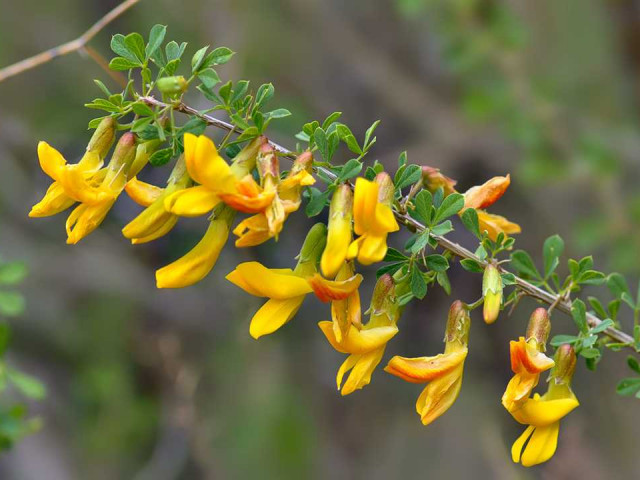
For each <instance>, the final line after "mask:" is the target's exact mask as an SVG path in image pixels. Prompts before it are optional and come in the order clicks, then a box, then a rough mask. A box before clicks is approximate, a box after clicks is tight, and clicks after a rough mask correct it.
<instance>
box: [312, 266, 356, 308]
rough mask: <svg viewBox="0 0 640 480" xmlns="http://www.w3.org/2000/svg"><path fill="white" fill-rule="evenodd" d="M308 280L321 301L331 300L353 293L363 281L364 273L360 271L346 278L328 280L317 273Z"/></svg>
mask: <svg viewBox="0 0 640 480" xmlns="http://www.w3.org/2000/svg"><path fill="white" fill-rule="evenodd" d="M307 281H308V282H309V285H310V286H311V288H312V289H313V292H314V293H315V294H316V297H318V299H319V300H320V301H321V302H329V301H335V300H344V299H345V298H347V297H348V296H349V295H351V293H353V291H354V290H356V289H357V288H358V287H359V286H360V283H362V275H360V274H359V273H358V274H356V275H354V276H352V277H351V278H348V279H346V280H327V279H326V278H324V277H323V276H322V275H320V274H319V273H316V274H315V275H313V276H312V277H310V278H308V279H307Z"/></svg>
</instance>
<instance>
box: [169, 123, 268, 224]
mask: <svg viewBox="0 0 640 480" xmlns="http://www.w3.org/2000/svg"><path fill="white" fill-rule="evenodd" d="M265 142H266V138H264V137H258V138H256V139H254V140H253V141H251V142H250V143H249V145H247V146H246V147H245V148H244V149H243V150H242V151H241V152H240V153H238V155H237V156H236V158H235V159H234V162H233V164H232V165H231V166H230V165H229V164H227V162H226V161H225V160H224V159H223V158H222V157H221V156H220V155H219V154H218V150H217V149H216V146H215V144H214V143H213V142H212V141H211V140H210V139H209V138H207V137H206V136H204V135H200V136H198V137H196V136H195V135H193V134H191V133H186V134H185V135H184V157H185V162H186V165H187V171H188V172H189V175H190V176H191V178H192V179H193V180H194V181H196V182H198V183H199V184H200V185H197V186H195V187H190V188H186V189H184V190H181V191H179V192H175V193H173V194H172V195H169V196H168V197H167V198H166V199H165V204H164V205H165V208H166V209H167V211H169V212H171V213H174V214H175V215H179V216H181V217H196V216H200V215H205V214H207V213H209V212H210V211H211V210H213V208H214V207H215V206H216V205H218V204H219V203H220V202H221V201H223V202H225V203H226V204H227V205H229V206H230V207H232V208H233V209H235V210H238V211H241V212H248V213H256V212H261V211H263V210H264V209H265V208H266V207H267V206H268V205H269V204H270V203H271V201H272V200H273V195H274V193H273V192H263V191H262V188H261V187H260V186H259V185H258V184H257V183H256V182H255V180H254V179H253V177H252V176H251V174H250V172H251V170H252V169H253V168H254V166H255V161H256V155H257V153H258V149H259V147H260V146H261V145H262V144H264V143H265Z"/></svg>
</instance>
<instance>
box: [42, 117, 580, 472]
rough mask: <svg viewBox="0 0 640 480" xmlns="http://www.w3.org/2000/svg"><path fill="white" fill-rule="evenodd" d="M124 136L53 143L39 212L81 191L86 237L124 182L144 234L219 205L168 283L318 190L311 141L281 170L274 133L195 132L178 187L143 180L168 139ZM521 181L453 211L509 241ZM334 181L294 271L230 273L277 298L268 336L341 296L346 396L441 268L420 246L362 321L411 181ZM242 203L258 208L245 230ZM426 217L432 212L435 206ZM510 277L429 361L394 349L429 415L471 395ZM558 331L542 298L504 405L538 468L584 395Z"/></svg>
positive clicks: (453, 327) (186, 281) (497, 281)
mask: <svg viewBox="0 0 640 480" xmlns="http://www.w3.org/2000/svg"><path fill="white" fill-rule="evenodd" d="M115 137H116V124H115V121H114V120H113V119H112V118H111V117H107V118H105V119H104V120H103V121H102V122H101V123H100V124H99V125H98V127H97V129H96V132H95V133H94V135H93V137H92V138H91V140H90V142H89V144H88V146H87V151H86V153H85V155H84V156H83V157H82V159H81V160H80V161H79V162H78V163H76V164H68V163H67V162H66V161H65V159H64V158H63V156H62V155H61V154H60V153H58V152H57V151H56V150H55V149H53V148H52V147H50V146H49V145H48V144H46V143H44V142H41V143H40V144H39V146H38V156H39V159H40V164H41V166H42V169H43V170H44V172H45V173H47V174H48V175H49V176H50V177H51V178H52V179H53V180H54V182H53V184H52V185H51V186H50V187H49V189H48V191H47V193H46V194H45V196H44V198H43V199H42V200H41V201H40V202H39V203H37V204H36V205H35V206H34V207H33V208H32V210H31V213H30V216H34V217H41V216H48V215H54V214H57V213H60V212H62V211H63V210H65V209H67V208H69V207H70V206H71V205H72V204H74V203H75V202H78V203H79V206H77V207H76V208H75V209H74V210H73V211H72V213H71V214H70V215H69V217H68V220H67V234H68V240H67V241H68V243H77V242H78V241H79V240H81V239H82V238H84V237H85V236H87V235H88V234H89V233H91V232H92V231H93V230H94V229H95V228H96V227H97V226H98V225H99V224H100V223H101V222H102V221H103V219H104V218H105V216H106V214H107V212H108V211H109V209H110V208H111V207H112V205H113V204H114V202H115V201H116V199H117V198H118V196H119V195H120V194H121V193H122V192H123V191H125V192H126V193H127V194H128V195H129V196H130V197H131V198H132V199H133V200H134V201H135V202H136V203H138V204H139V205H141V206H143V207H144V210H142V212H141V213H140V214H139V215H138V216H137V217H136V218H134V219H133V220H132V221H131V222H129V223H128V224H127V225H126V226H125V227H124V228H123V230H122V233H123V235H124V236H125V237H126V238H128V239H130V240H131V242H132V243H134V244H139V243H147V242H150V241H153V240H155V239H158V238H160V237H162V236H163V235H166V234H167V233H169V232H170V231H171V230H172V229H173V227H174V226H175V225H176V223H177V222H178V219H179V218H180V217H195V216H208V221H209V225H208V227H207V230H206V232H205V234H204V236H203V237H202V239H201V240H200V241H199V242H198V244H197V245H195V246H194V247H193V249H192V250H191V251H189V252H188V253H187V254H186V255H184V256H183V257H182V258H179V259H177V260H175V261H174V262H173V263H171V264H169V265H167V266H165V267H162V268H160V269H159V270H158V271H157V272H156V281H157V286H158V288H179V287H186V286H188V285H192V284H194V283H196V282H198V281H200V280H201V279H202V278H204V277H205V276H206V275H207V274H208V273H209V272H210V271H211V269H212V268H213V267H214V265H215V263H216V261H217V259H218V257H219V255H220V252H221V250H222V248H223V246H224V245H225V244H226V242H227V239H228V236H229V235H230V233H233V234H234V235H236V237H237V239H236V241H235V246H236V247H239V248H242V247H248V246H254V245H259V244H261V243H263V242H266V241H268V240H270V239H272V238H273V239H274V240H277V239H278V236H279V235H280V234H281V232H282V230H283V227H284V224H285V221H286V220H287V218H288V217H289V216H290V215H291V214H292V213H293V212H295V211H296V210H298V208H299V207H300V205H301V202H302V198H303V192H304V189H305V187H308V186H310V185H313V184H314V182H315V179H314V177H313V175H312V168H313V153H312V151H310V150H306V151H302V152H300V153H299V155H298V156H297V158H296V159H295V160H294V162H293V165H292V167H291V169H290V170H289V171H288V172H286V173H284V174H281V173H280V166H279V158H278V154H277V152H276V151H275V150H274V148H273V145H272V144H271V143H270V142H269V141H268V140H267V138H266V137H264V136H261V135H258V136H255V137H254V138H253V139H251V140H249V141H247V142H246V144H245V146H244V148H242V149H241V150H239V151H238V152H237V153H236V155H235V156H234V157H233V158H232V160H231V162H230V163H229V162H228V161H227V160H225V159H224V158H223V157H222V156H221V155H220V153H219V152H218V149H217V148H216V145H215V144H214V142H213V141H212V140H211V139H209V138H208V137H206V136H204V135H199V136H196V135H193V134H189V133H186V134H184V136H183V138H182V145H183V152H182V154H181V155H180V156H179V158H178V159H177V161H176V163H175V166H174V168H173V171H172V172H171V174H170V176H169V179H168V181H167V185H166V186H165V187H163V188H161V187H158V186H154V185H151V184H148V183H146V182H144V181H142V180H139V179H138V178H137V175H138V174H139V172H140V171H141V170H142V168H143V167H144V166H145V165H146V163H147V162H148V160H149V156H150V155H151V153H152V152H153V151H154V149H156V148H157V147H158V144H159V141H158V140H152V141H141V140H139V139H137V138H136V136H135V135H134V134H133V133H124V134H123V135H121V136H120V139H119V140H118V141H117V145H116V147H115V149H114V151H113V154H112V155H111V160H110V162H109V163H108V165H107V166H105V167H103V163H104V159H105V158H106V157H107V155H108V153H109V151H110V149H111V146H112V144H113V143H114V141H115ZM418 173H420V171H418ZM421 175H422V176H421V177H419V181H418V185H419V186H420V188H424V189H425V193H426V194H429V192H432V193H433V194H434V197H435V196H437V195H439V196H440V200H439V202H442V199H443V198H446V197H447V196H448V195H452V194H456V195H457V196H458V197H460V195H459V194H458V193H457V192H456V190H455V188H454V187H455V182H454V181H453V180H451V179H450V178H448V177H446V176H444V175H442V174H441V173H440V172H439V171H438V170H436V169H433V168H430V167H423V168H422V171H421ZM509 183H510V177H509V176H506V177H495V178H493V179H491V180H489V181H488V182H486V183H485V184H483V185H480V186H477V187H473V188H471V189H469V190H467V191H466V192H465V193H464V194H463V198H464V204H462V203H460V205H461V206H460V207H459V208H458V209H457V210H456V211H455V212H453V213H458V214H459V215H461V216H464V215H465V212H466V211H467V210H474V211H475V212H477V223H478V229H479V231H480V232H483V234H484V236H485V237H484V238H488V239H491V240H493V241H496V240H498V239H499V242H501V241H502V240H503V239H504V238H506V236H507V235H508V234H513V233H518V232H519V231H520V227H519V226H518V225H516V224H515V223H512V222H509V221H508V220H506V219H505V218H504V217H500V216H497V215H494V214H490V213H487V212H486V211H485V209H486V208H487V207H489V206H490V205H492V204H493V203H494V202H495V201H496V200H497V199H499V198H500V197H501V196H502V195H503V193H504V192H505V190H506V189H507V187H508V186H509ZM332 192H333V193H332V197H331V199H330V202H329V214H328V222H327V225H325V224H324V223H317V224H316V225H314V226H313V227H312V228H311V229H310V230H309V232H308V234H307V236H306V239H305V241H304V243H303V245H302V248H301V250H300V254H299V256H298V257H297V264H296V265H295V267H294V268H293V269H288V268H287V269H281V268H277V269H276V268H269V267H267V266H264V265H262V264H260V263H258V262H245V263H241V264H240V265H238V266H237V267H236V268H235V269H234V270H233V271H232V272H230V273H229V274H228V275H227V276H226V278H227V280H229V281H230V282H231V283H233V284H234V285H236V286H238V287H240V288H241V289H242V290H244V291H245V292H247V293H249V294H251V295H254V296H257V297H263V298H265V299H266V301H265V303H264V304H263V305H262V306H261V307H260V308H259V309H258V310H257V312H256V313H255V314H254V315H253V317H252V319H251V321H250V326H249V333H250V335H251V336H252V337H253V338H255V339H258V338H260V337H262V336H264V335H268V334H271V333H273V332H275V331H276V330H278V329H279V328H281V327H282V326H283V325H285V324H286V323H288V322H289V321H290V320H292V319H293V317H294V316H295V315H296V313H297V312H298V310H299V309H300V307H301V306H302V304H303V302H304V300H305V298H306V297H307V295H310V294H313V296H315V297H316V298H317V299H319V300H320V301H321V302H325V303H330V304H331V305H330V307H331V308H330V311H331V320H327V321H321V322H320V323H319V324H318V326H319V328H320V330H321V331H322V333H323V334H324V336H325V337H326V339H327V341H328V343H329V344H330V345H331V346H332V347H333V348H334V349H335V350H336V351H337V352H339V353H342V354H345V355H347V357H346V359H345V360H344V362H343V363H342V365H341V366H340V367H339V369H338V372H337V375H336V384H337V388H338V390H340V391H341V394H342V395H348V394H351V393H353V392H354V391H356V390H358V389H361V388H363V387H365V386H366V385H368V384H369V383H370V381H371V378H372V375H373V373H374V371H375V369H376V367H377V366H378V365H379V364H380V362H381V361H382V359H383V357H384V353H385V350H386V347H387V344H388V343H389V341H390V340H391V339H393V338H394V337H395V336H396V335H397V334H398V321H399V318H400V315H401V313H402V310H403V308H404V305H405V304H406V302H407V298H409V299H411V298H412V295H413V296H415V294H413V293H412V291H413V289H414V286H415V285H414V284H415V282H416V281H420V280H421V279H422V281H424V273H422V272H421V271H420V270H418V269H417V267H416V268H412V267H411V266H412V265H414V263H416V264H417V263H419V262H420V261H422V260H424V262H426V263H425V265H428V264H429V261H428V259H424V258H422V259H421V255H422V257H424V255H423V254H422V253H421V251H420V250H417V251H416V254H415V255H414V256H413V257H411V258H410V259H409V260H408V262H405V263H403V266H402V268H396V269H395V270H393V271H391V270H389V271H388V272H382V271H381V272H380V274H379V278H378V279H377V282H376V284H375V287H374V289H373V293H372V297H371V302H370V307H369V309H368V310H367V311H366V312H365V314H366V315H368V319H366V320H363V318H362V317H363V312H362V308H361V299H360V292H359V287H360V285H361V282H362V280H363V277H362V275H361V274H359V273H357V272H356V267H357V265H371V264H374V263H377V262H380V261H382V260H383V259H384V258H385V256H386V255H387V251H388V247H387V237H388V235H389V234H390V233H393V232H396V231H398V230H399V224H398V220H397V218H399V217H397V215H396V212H397V205H398V198H397V194H398V192H399V189H398V188H397V185H395V184H394V180H392V178H391V177H390V176H389V174H387V173H386V172H384V171H382V170H381V169H379V170H378V171H375V172H374V174H373V175H369V176H368V177H358V178H356V179H355V181H353V182H349V181H344V180H343V181H340V182H338V183H337V184H336V185H335V188H333V190H332ZM429 198H431V197H429ZM452 198H453V197H452ZM408 201H409V200H408ZM416 201H417V199H416ZM460 201H461V200H460ZM430 208H431V206H430ZM433 208H435V207H433ZM238 212H240V213H244V214H249V216H247V217H246V218H244V219H243V220H241V221H240V222H239V223H238V224H237V225H236V226H235V228H234V227H233V224H234V220H235V217H236V214H237V213H238ZM433 213H434V214H435V210H433ZM426 215H427V216H428V217H429V218H431V217H432V216H433V215H432V212H431V210H429V211H428V212H427V214H426ZM436 216H437V215H436ZM463 220H464V218H463ZM499 242H498V243H499ZM407 258H408V257H407ZM444 261H446V259H445V260H444ZM416 272H418V273H416ZM430 278H432V277H430ZM433 278H435V277H433ZM416 279H417V280H416ZM503 286H504V285H503V279H502V274H501V271H500V269H499V266H498V264H497V263H496V262H495V261H493V259H490V260H488V261H487V265H486V266H485V267H484V280H483V286H482V298H481V299H480V301H479V302H476V304H473V305H467V304H465V303H463V302H462V301H460V300H456V301H455V302H453V304H452V305H451V308H450V310H449V315H448V320H447V323H446V330H445V337H444V341H445V348H444V352H443V353H440V354H438V355H435V356H425V357H418V358H407V357H401V356H394V357H393V358H391V360H389V362H388V364H387V365H386V367H385V368H384V370H385V371H386V372H388V373H391V374H392V375H395V376H397V377H400V378H401V379H403V380H406V381H408V382H412V383H425V384H426V386H425V388H424V389H423V391H422V393H421V394H420V395H419V397H418V400H417V403H416V409H417V411H418V414H419V415H420V418H421V420H422V422H423V424H425V425H428V424H430V423H432V422H433V421H434V420H436V419H437V418H438V417H440V416H441V415H442V414H444V413H445V412H446V411H447V410H448V409H449V408H450V407H451V406H452V405H453V403H454V402H455V400H456V398H457V397H458V394H459V392H460V390H461V387H462V378H463V371H464V363H465V360H466V358H467V354H468V343H469V330H470V324H471V316H470V312H471V311H472V310H473V308H475V307H476V306H478V305H480V304H484V320H485V322H486V323H488V324H490V323H493V322H494V321H495V320H496V319H497V317H498V315H499V312H500V310H501V309H502V308H503V307H504V302H503V294H502V290H503ZM549 330H550V322H549V316H548V314H547V311H546V310H544V309H538V310H536V311H535V312H534V313H533V315H532V317H531V321H530V325H529V328H528V330H527V335H526V337H520V339H519V340H518V341H517V342H511V368H512V370H513V373H514V376H513V378H512V380H511V381H510V382H509V384H508V386H507V389H506V391H505V393H504V396H503V398H502V403H503V405H504V407H505V408H506V409H507V411H508V412H509V413H510V414H511V415H512V416H513V418H514V419H516V420H517V421H518V422H520V423H522V424H525V425H528V428H527V429H526V431H525V432H524V434H523V435H522V436H521V437H520V438H519V439H518V440H517V441H516V442H515V443H514V445H513V452H512V454H513V459H514V461H516V462H521V463H522V464H523V465H525V466H530V465H534V464H537V463H540V462H544V461H546V460H547V459H548V458H550V456H551V455H552V454H553V452H554V451H555V448H556V443H557V436H558V425H559V420H560V418H562V417H563V416H565V415H566V414H567V413H569V412H570V411H571V410H572V409H573V408H575V407H576V406H577V405H578V402H577V400H576V399H575V396H574V395H573V393H572V392H571V389H570V380H571V376H572V374H573V369H574V365H575V353H574V352H573V350H572V349H571V347H569V346H563V347H561V348H559V349H558V353H557V354H556V359H555V362H554V360H552V359H550V358H549V357H547V356H546V355H545V353H544V352H545V344H546V340H547V336H548V334H549ZM549 369H553V370H552V371H551V380H550V383H549V391H548V392H547V393H546V394H545V395H543V396H539V395H538V394H535V395H534V396H533V397H532V396H531V394H532V391H533V389H534V388H535V387H536V385H537V383H538V380H539V376H540V373H542V372H543V371H545V370H549ZM345 376H346V380H345ZM527 441H528V443H527ZM525 443H526V445H525Z"/></svg>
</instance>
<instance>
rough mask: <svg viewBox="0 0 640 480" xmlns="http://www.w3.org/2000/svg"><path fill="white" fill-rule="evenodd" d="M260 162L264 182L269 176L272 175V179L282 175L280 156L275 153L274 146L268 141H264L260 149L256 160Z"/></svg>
mask: <svg viewBox="0 0 640 480" xmlns="http://www.w3.org/2000/svg"><path fill="white" fill-rule="evenodd" d="M256 162H257V164H258V172H259V173H260V178H261V179H262V182H263V183H264V182H265V179H266V178H267V177H269V176H270V177H271V180H272V181H273V180H274V179H278V177H279V175H280V173H279V172H280V166H279V162H278V156H277V155H276V154H275V151H274V150H273V147H272V146H271V145H269V144H268V143H264V144H262V145H261V146H260V149H259V150H258V158H257V160H256Z"/></svg>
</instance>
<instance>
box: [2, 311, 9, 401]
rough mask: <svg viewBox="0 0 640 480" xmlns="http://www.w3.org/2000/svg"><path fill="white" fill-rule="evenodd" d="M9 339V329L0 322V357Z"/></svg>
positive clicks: (5, 349)
mask: <svg viewBox="0 0 640 480" xmlns="http://www.w3.org/2000/svg"><path fill="white" fill-rule="evenodd" d="M10 339H11V330H10V329H9V325H8V324H6V323H5V322H2V323H0V357H2V356H3V355H4V354H5V352H6V351H7V346H8V345H9V340H10ZM0 390H2V388H0Z"/></svg>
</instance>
